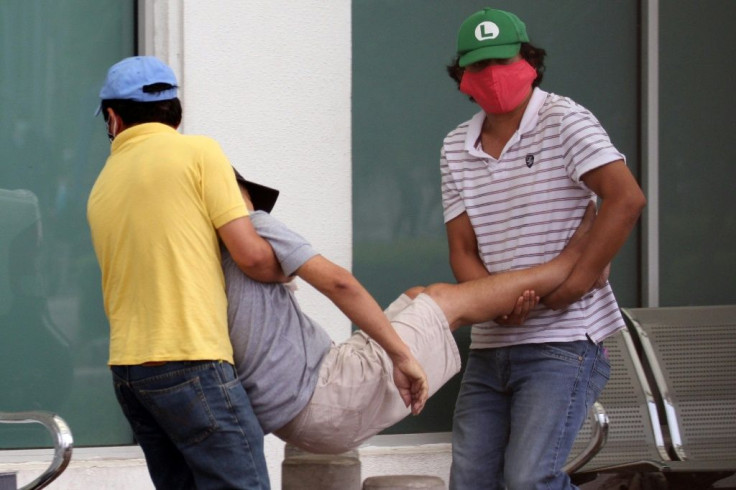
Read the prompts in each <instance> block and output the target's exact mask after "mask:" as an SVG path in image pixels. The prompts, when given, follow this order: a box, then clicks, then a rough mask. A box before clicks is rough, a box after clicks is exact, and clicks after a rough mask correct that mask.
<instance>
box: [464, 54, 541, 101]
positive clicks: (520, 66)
mask: <svg viewBox="0 0 736 490" xmlns="http://www.w3.org/2000/svg"><path fill="white" fill-rule="evenodd" d="M535 78H537V70H535V69H534V67H532V65H530V64H529V63H528V62H527V61H526V60H519V61H515V62H513V63H511V64H508V65H489V66H487V67H486V68H483V69H482V70H480V71H475V72H474V71H470V70H465V72H464V73H463V78H462V80H460V91H461V92H462V93H464V94H468V95H469V96H471V97H472V98H473V99H475V101H476V102H477V103H478V105H479V106H481V107H482V108H483V110H484V111H485V112H486V113H488V114H504V113H506V112H511V111H513V110H514V109H516V108H517V107H518V106H519V104H521V103H522V101H523V100H524V98H525V97H526V96H527V95H529V91H530V90H531V88H532V82H533V81H534V79H535Z"/></svg>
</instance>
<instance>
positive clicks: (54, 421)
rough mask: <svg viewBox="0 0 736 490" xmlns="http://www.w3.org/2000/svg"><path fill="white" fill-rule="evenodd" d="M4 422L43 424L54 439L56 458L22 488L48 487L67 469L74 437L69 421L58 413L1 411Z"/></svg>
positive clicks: (0, 420)
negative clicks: (39, 474)
mask: <svg viewBox="0 0 736 490" xmlns="http://www.w3.org/2000/svg"><path fill="white" fill-rule="evenodd" d="M0 423H2V424H29V423H36V424H41V425H43V426H44V427H45V428H46V429H47V430H48V431H49V432H50V433H51V436H52V437H53V439H54V458H53V459H52V460H51V464H50V465H49V467H48V468H46V471H44V472H43V473H42V474H41V476H39V477H38V478H36V479H35V480H33V481H32V482H30V483H29V484H28V485H25V486H23V487H22V488H21V489H20V490H36V489H40V488H44V487H46V486H47V485H48V484H49V483H51V482H52V481H54V480H55V479H56V478H57V477H58V476H59V475H61V473H62V472H63V471H64V470H65V469H66V467H67V465H68V464H69V461H71V459H72V449H73V447H74V439H73V438H72V431H71V430H70V429H69V426H68V425H67V423H66V422H65V421H64V419H62V418H61V417H59V416H58V415H56V414H54V413H50V412H41V411H36V412H0Z"/></svg>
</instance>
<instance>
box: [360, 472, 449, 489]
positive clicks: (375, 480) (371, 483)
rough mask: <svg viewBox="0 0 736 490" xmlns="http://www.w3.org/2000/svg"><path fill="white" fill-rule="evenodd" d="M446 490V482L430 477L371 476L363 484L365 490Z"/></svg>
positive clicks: (436, 477)
mask: <svg viewBox="0 0 736 490" xmlns="http://www.w3.org/2000/svg"><path fill="white" fill-rule="evenodd" d="M410 489H424V490H445V481H444V480H443V479H442V478H440V477H438V476H428V475H384V476H371V477H369V478H366V479H365V481H364V482H363V490H410Z"/></svg>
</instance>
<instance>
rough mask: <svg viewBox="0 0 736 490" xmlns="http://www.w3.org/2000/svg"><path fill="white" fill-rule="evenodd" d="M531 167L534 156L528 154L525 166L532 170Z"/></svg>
mask: <svg viewBox="0 0 736 490" xmlns="http://www.w3.org/2000/svg"><path fill="white" fill-rule="evenodd" d="M532 165H534V155H532V154H531V153H530V154H528V155H527V156H526V166H527V167H528V168H532Z"/></svg>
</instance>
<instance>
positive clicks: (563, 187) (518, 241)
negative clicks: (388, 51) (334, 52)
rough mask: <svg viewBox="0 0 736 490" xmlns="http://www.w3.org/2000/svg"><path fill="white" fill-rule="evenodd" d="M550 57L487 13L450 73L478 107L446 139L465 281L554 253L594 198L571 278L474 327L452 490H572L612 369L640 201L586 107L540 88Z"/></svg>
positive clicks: (456, 430)
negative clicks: (571, 461)
mask: <svg viewBox="0 0 736 490" xmlns="http://www.w3.org/2000/svg"><path fill="white" fill-rule="evenodd" d="M544 56H545V51H544V50H543V49H540V48H537V47H535V46H533V45H532V44H530V43H529V38H528V36H527V33H526V27H525V25H524V23H523V22H522V21H521V20H520V19H519V18H518V17H517V16H516V15H514V14H512V13H509V12H505V11H501V10H495V9H490V8H486V9H483V10H481V11H479V12H476V13H475V14H473V15H471V16H470V17H469V18H468V19H466V20H465V22H464V23H463V24H462V26H461V27H460V31H459V33H458V49H457V58H456V60H455V62H454V63H453V64H452V65H451V66H449V67H448V71H449V73H450V75H451V76H452V78H453V79H455V80H456V81H457V82H458V85H459V89H460V91H461V92H463V93H465V94H467V95H469V96H470V97H471V98H472V100H474V101H475V102H476V103H477V104H478V105H479V106H480V108H481V109H482V110H481V111H480V112H479V113H478V114H476V115H475V116H474V117H473V118H472V119H470V120H469V121H466V122H464V123H462V124H460V125H459V126H458V127H457V128H456V129H455V130H453V131H452V132H450V134H448V135H447V137H446V138H445V140H444V143H443V146H442V154H441V173H442V200H443V205H444V217H445V223H446V229H447V236H448V242H449V246H450V262H451V266H452V270H453V273H454V275H455V277H456V279H457V280H458V281H459V282H464V281H469V280H473V279H477V278H480V277H483V276H486V275H488V274H494V273H498V272H502V271H508V270H517V269H525V268H528V267H532V266H535V265H538V264H541V263H543V262H546V261H548V260H549V259H550V258H552V257H554V256H555V255H557V254H558V253H559V252H560V250H561V249H562V247H564V245H565V243H566V242H567V240H568V238H569V237H570V235H571V234H572V233H573V232H574V231H575V229H576V227H577V225H578V224H579V222H580V219H581V217H582V216H583V212H584V211H585V207H586V205H587V204H588V203H589V202H590V201H591V200H593V199H595V198H596V196H597V197H598V198H599V199H600V202H601V204H600V208H599V212H598V218H597V220H596V221H595V223H594V225H593V228H592V230H591V232H590V237H591V239H590V242H589V243H588V245H587V246H586V249H585V250H584V252H583V256H582V258H581V259H580V261H579V262H578V263H577V265H576V266H575V268H574V269H573V272H572V273H571V275H570V276H569V278H568V279H567V281H565V282H564V283H563V284H562V285H561V286H560V287H559V288H558V289H557V290H556V291H554V292H553V293H551V294H549V295H548V296H546V297H544V298H542V300H541V303H542V304H536V305H534V306H532V307H528V306H524V305H522V304H520V306H519V308H517V311H516V312H515V314H514V315H512V318H505V317H504V318H499V319H497V320H496V321H491V322H485V323H480V324H476V325H474V326H473V329H472V334H471V346H470V348H471V352H470V355H469V359H468V362H467V367H466V371H465V375H464V377H463V381H462V385H461V389H460V394H459V396H458V400H457V405H456V409H455V419H454V425H453V463H452V470H451V477H450V480H451V483H450V488H451V489H454V490H461V489H472V490H481V489H496V488H507V489H509V490H514V489H524V490H528V489H532V488H534V489H536V488H545V489H549V488H553V489H568V488H574V486H573V485H572V484H571V482H570V479H569V477H568V476H567V475H566V474H565V473H563V472H562V466H563V465H564V463H565V461H566V459H567V457H568V454H569V452H570V449H571V447H572V444H573V441H574V440H575V436H576V434H577V431H578V430H579V428H580V427H581V425H582V423H583V421H584V419H585V416H586V414H587V411H588V409H589V407H590V406H591V405H592V403H593V402H594V401H595V399H596V398H597V397H598V395H599V394H600V392H601V390H602V389H603V387H604V386H605V384H606V382H607V380H608V375H609V372H610V366H609V364H608V361H607V359H606V356H605V350H604V349H603V347H602V344H601V342H602V341H603V339H605V338H606V337H608V336H609V335H611V334H613V333H615V332H617V331H618V330H619V329H621V328H623V326H624V323H623V320H622V318H621V315H620V313H619V308H618V305H617V303H616V299H615V297H614V295H613V291H612V290H611V287H610V284H609V283H608V281H607V280H606V279H607V272H606V270H607V266H608V264H609V263H610V262H611V260H612V259H613V257H614V255H615V254H616V253H617V252H618V250H619V249H620V248H621V246H622V245H623V244H624V242H625V241H626V238H627V237H628V235H629V233H630V232H631V230H632V228H633V226H634V224H635V223H636V221H637V219H638V217H639V214H640V213H641V209H642V208H643V206H644V204H645V199H644V195H643V193H642V191H641V189H640V188H639V185H638V184H637V182H636V180H635V179H634V177H633V176H632V175H631V173H630V172H629V170H628V169H627V167H626V164H625V161H624V156H623V155H622V154H621V153H619V152H618V151H617V150H616V148H615V147H614V146H613V145H612V144H611V141H610V139H609V137H608V135H607V134H606V132H605V130H604V129H603V128H602V127H601V125H600V123H599V122H598V120H597V119H596V118H595V116H593V114H591V113H590V112H589V111H588V110H587V109H585V108H584V107H581V106H580V105H578V104H576V103H575V102H573V101H572V100H570V99H568V98H566V97H561V96H558V95H554V94H551V93H547V92H545V91H543V90H541V89H540V88H539V83H540V82H541V79H542V73H543V71H544Z"/></svg>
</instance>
